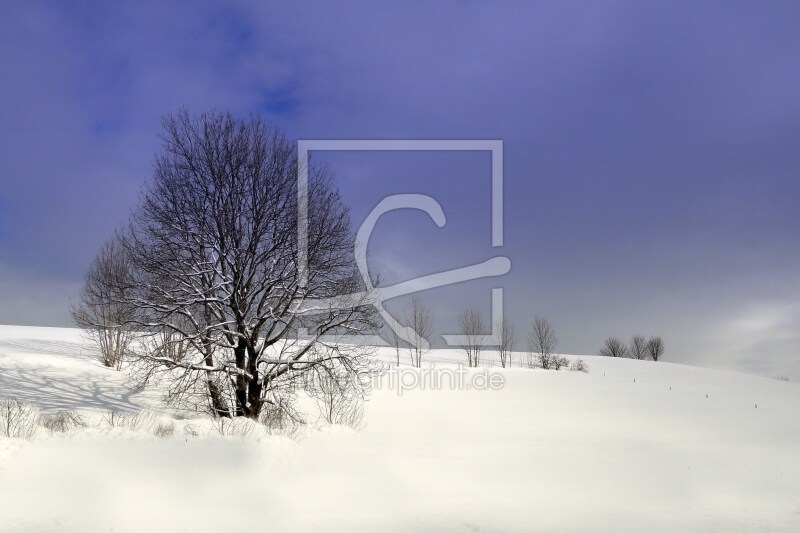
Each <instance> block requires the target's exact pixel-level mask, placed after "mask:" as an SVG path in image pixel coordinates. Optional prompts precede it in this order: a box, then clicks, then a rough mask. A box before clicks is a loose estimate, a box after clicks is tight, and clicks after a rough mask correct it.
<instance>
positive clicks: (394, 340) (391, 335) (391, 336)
mask: <svg viewBox="0 0 800 533" xmlns="http://www.w3.org/2000/svg"><path fill="white" fill-rule="evenodd" d="M384 329H385V330H386V335H385V336H384V339H386V340H388V341H389V345H390V346H391V347H392V348H394V355H395V358H396V361H397V366H400V347H401V346H402V345H403V339H401V338H400V335H398V334H397V332H396V331H395V330H393V329H392V328H390V327H389V326H388V325H387V326H385V327H384Z"/></svg>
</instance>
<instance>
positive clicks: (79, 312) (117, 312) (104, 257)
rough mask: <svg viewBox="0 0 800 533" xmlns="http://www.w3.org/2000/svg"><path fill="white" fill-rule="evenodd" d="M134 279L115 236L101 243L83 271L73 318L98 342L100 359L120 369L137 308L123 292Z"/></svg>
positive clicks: (128, 343) (87, 334) (125, 256)
mask: <svg viewBox="0 0 800 533" xmlns="http://www.w3.org/2000/svg"><path fill="white" fill-rule="evenodd" d="M132 281H133V270H132V266H131V261H130V257H129V256H128V253H127V251H126V250H125V248H124V247H122V246H121V245H120V242H119V240H118V239H114V240H111V241H109V242H108V243H106V244H104V245H103V247H102V248H100V251H99V252H98V254H97V256H96V257H95V259H94V261H93V262H92V264H91V266H90V267H89V272H88V273H87V274H86V278H85V280H84V284H83V289H82V291H81V297H80V303H79V304H78V306H77V307H73V309H72V318H73V320H74V321H75V323H76V324H77V325H78V327H80V328H81V329H83V331H84V334H85V335H86V336H87V337H88V338H89V339H90V340H91V341H92V342H93V343H95V344H96V345H97V347H98V348H99V350H100V359H101V362H102V363H103V364H104V365H105V366H108V367H111V368H117V369H119V367H120V365H121V364H122V360H123V358H124V357H125V355H126V353H127V351H128V348H129V346H130V343H131V341H132V339H133V332H132V330H131V321H132V319H133V317H134V315H135V313H136V308H135V306H134V305H132V304H131V302H130V301H128V300H127V298H126V296H128V295H126V291H127V290H129V287H130V286H131V284H132Z"/></svg>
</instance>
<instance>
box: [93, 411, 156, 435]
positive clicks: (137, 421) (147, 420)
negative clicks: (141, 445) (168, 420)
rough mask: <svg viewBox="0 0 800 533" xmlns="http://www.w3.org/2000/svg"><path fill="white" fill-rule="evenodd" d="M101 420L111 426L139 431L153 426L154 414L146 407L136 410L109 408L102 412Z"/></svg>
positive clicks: (154, 421)
mask: <svg viewBox="0 0 800 533" xmlns="http://www.w3.org/2000/svg"><path fill="white" fill-rule="evenodd" d="M103 421H105V423H106V424H108V425H109V426H110V427H112V428H124V429H129V430H131V431H139V430H140V429H149V428H151V427H153V425H155V423H156V415H155V413H153V412H152V411H150V410H148V409H145V410H142V411H136V412H130V411H113V410H109V411H106V412H104V413H103Z"/></svg>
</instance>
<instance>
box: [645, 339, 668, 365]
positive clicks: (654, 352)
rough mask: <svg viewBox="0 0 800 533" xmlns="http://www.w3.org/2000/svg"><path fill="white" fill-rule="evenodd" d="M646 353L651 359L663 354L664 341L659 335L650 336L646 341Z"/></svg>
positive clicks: (656, 358)
mask: <svg viewBox="0 0 800 533" xmlns="http://www.w3.org/2000/svg"><path fill="white" fill-rule="evenodd" d="M647 354H648V355H649V356H650V359H652V360H653V361H658V360H659V359H661V356H662V355H664V341H663V340H661V337H650V340H649V341H647Z"/></svg>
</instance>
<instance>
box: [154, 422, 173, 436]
mask: <svg viewBox="0 0 800 533" xmlns="http://www.w3.org/2000/svg"><path fill="white" fill-rule="evenodd" d="M174 434H175V424H173V423H172V422H169V423H168V424H163V423H159V424H157V425H156V427H155V428H154V429H153V435H155V436H156V437H158V438H159V439H166V438H167V437H171V436H172V435H174Z"/></svg>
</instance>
